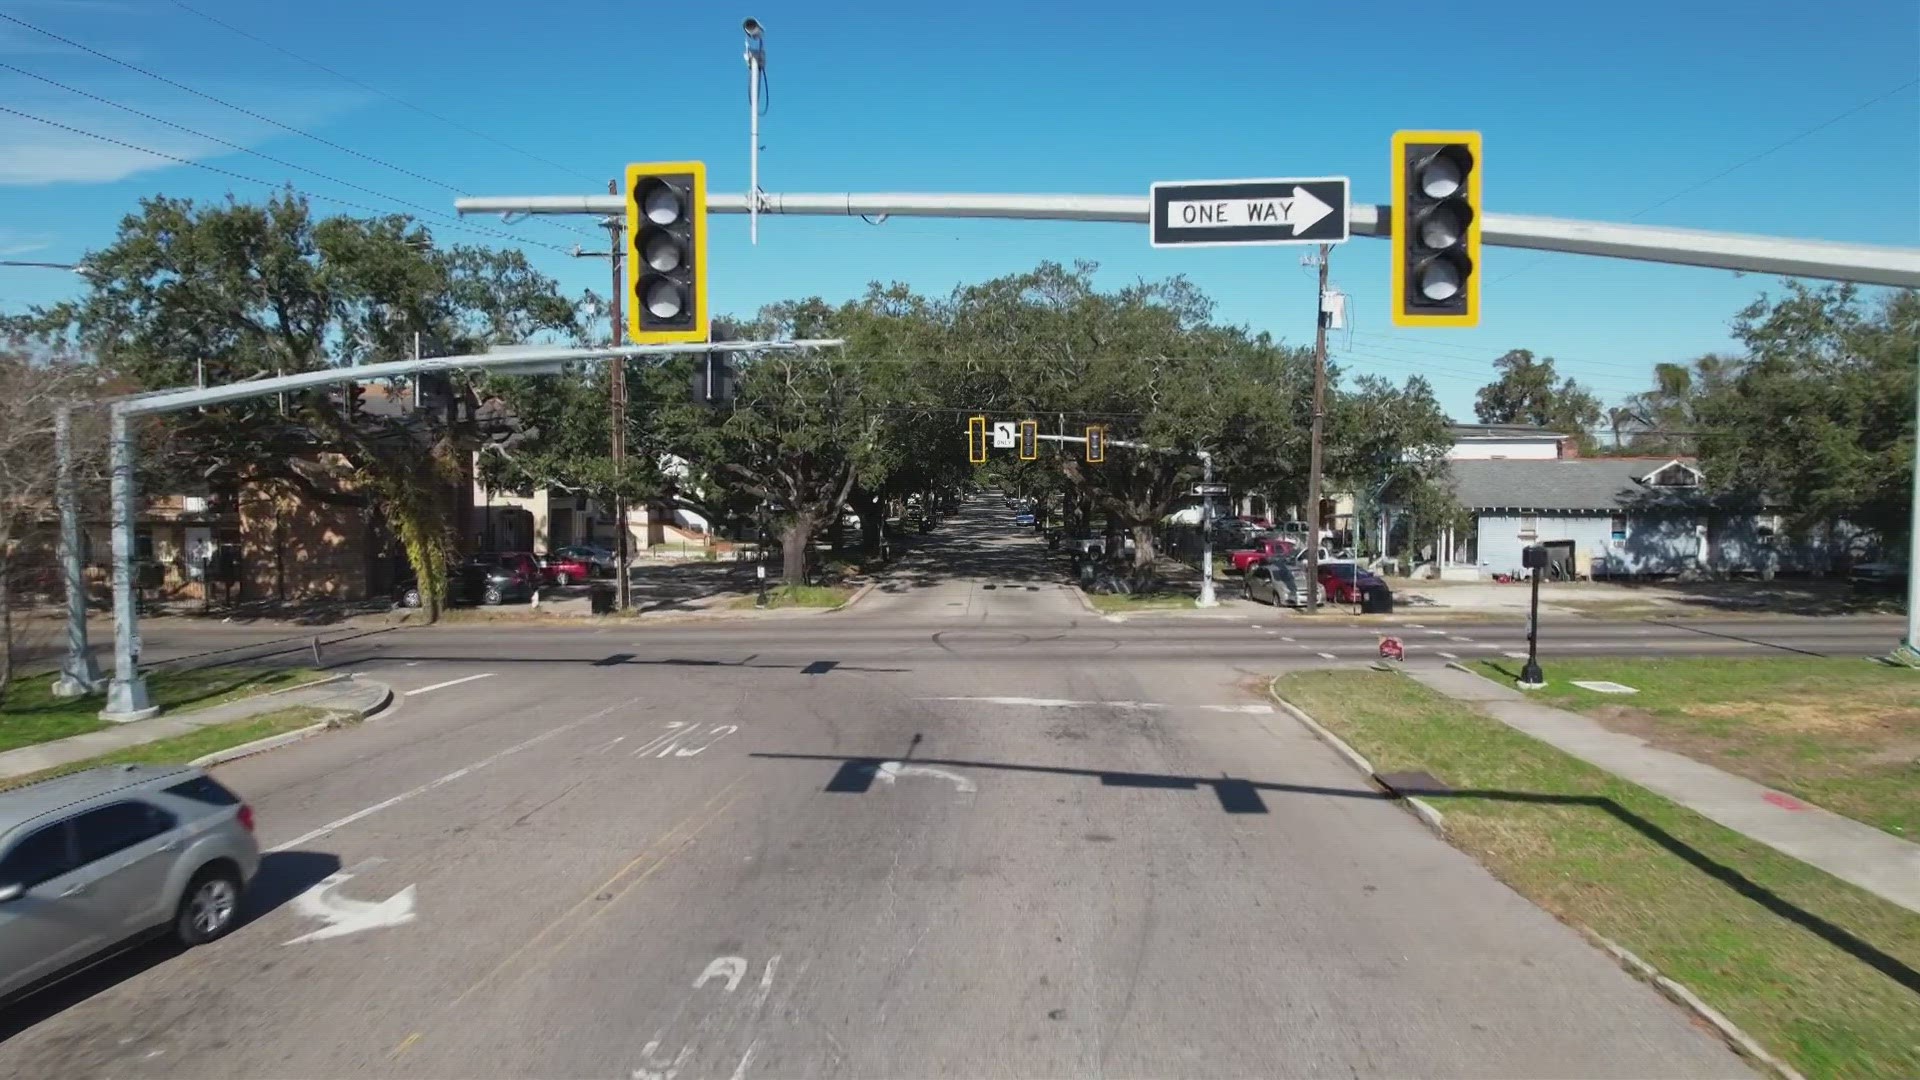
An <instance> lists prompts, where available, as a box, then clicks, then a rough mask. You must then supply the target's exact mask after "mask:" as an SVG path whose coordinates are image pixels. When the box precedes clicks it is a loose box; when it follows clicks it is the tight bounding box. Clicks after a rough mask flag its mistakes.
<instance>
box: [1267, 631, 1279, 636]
mask: <svg viewBox="0 0 1920 1080" xmlns="http://www.w3.org/2000/svg"><path fill="white" fill-rule="evenodd" d="M1267 636H1268V637H1278V636H1280V631H1278V630H1269V631H1267Z"/></svg>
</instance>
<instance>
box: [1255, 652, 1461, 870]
mask: <svg viewBox="0 0 1920 1080" xmlns="http://www.w3.org/2000/svg"><path fill="white" fill-rule="evenodd" d="M1279 681H1280V676H1278V675H1275V676H1274V677H1273V679H1272V680H1271V681H1270V682H1268V683H1267V696H1268V697H1270V698H1272V699H1273V700H1274V702H1275V703H1276V704H1278V705H1279V706H1280V711H1281V712H1284V713H1286V714H1287V715H1288V716H1291V717H1293V718H1294V719H1295V720H1298V721H1299V722H1300V724H1301V726H1302V727H1305V728H1306V729H1307V730H1308V731H1310V732H1312V733H1313V737H1314V738H1316V739H1319V740H1320V741H1321V742H1323V743H1326V744H1327V745H1328V746H1329V747H1332V748H1333V752H1334V753H1335V754H1337V755H1339V757H1340V759H1341V760H1342V761H1345V762H1346V763H1347V764H1348V765H1350V766H1352V767H1353V769H1354V771H1355V772H1358V773H1359V774H1360V775H1361V776H1364V777H1366V778H1367V779H1368V780H1369V781H1372V780H1373V777H1374V769H1373V762H1371V761H1368V760H1367V758H1366V755H1364V754H1362V753H1360V751H1358V750H1355V749H1354V748H1353V747H1351V746H1348V745H1347V741H1346V740H1345V739H1342V738H1341V737H1340V736H1338V735H1335V734H1334V733H1333V732H1331V731H1328V730H1327V729H1326V728H1325V727H1324V726H1322V725H1321V723H1320V721H1318V720H1315V719H1314V718H1313V717H1311V716H1308V715H1307V713H1306V710H1304V709H1302V708H1300V707H1299V706H1298V705H1295V704H1294V703H1293V702H1291V701H1288V700H1287V699H1285V698H1283V697H1281V696H1280V694H1279V692H1278V691H1277V690H1276V689H1275V686H1276V684H1277V683H1279ZM1395 801H1396V802H1399V803H1401V804H1403V805H1405V806H1406V808H1407V812H1408V813H1410V814H1412V815H1413V816H1414V818H1415V819H1417V820H1418V821H1419V822H1420V824H1422V825H1425V826H1426V827H1427V829H1428V831H1430V832H1432V833H1433V834H1434V835H1435V836H1438V837H1440V838H1441V839H1442V840H1444V839H1446V837H1447V818H1446V815H1445V814H1442V813H1441V812H1440V811H1438V810H1436V809H1434V808H1433V805H1432V804H1431V803H1428V802H1426V801H1425V800H1423V799H1417V798H1414V797H1413V796H1411V795H1403V796H1401V797H1399V798H1398V799H1396V800H1395Z"/></svg>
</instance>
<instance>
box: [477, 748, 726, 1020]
mask: <svg viewBox="0 0 1920 1080" xmlns="http://www.w3.org/2000/svg"><path fill="white" fill-rule="evenodd" d="M746 778H747V776H746V774H745V773H742V774H740V775H739V776H736V777H734V778H733V781H732V782H731V783H729V784H727V786H726V787H723V788H721V789H720V790H719V791H718V792H716V793H714V795H713V797H712V798H709V799H708V800H707V801H706V802H704V803H702V804H701V805H700V808H699V809H698V810H695V811H694V812H693V813H691V814H688V815H687V816H686V817H684V818H682V819H680V821H678V822H677V823H675V824H674V826H673V827H672V828H671V829H668V830H667V831H666V832H665V833H664V834H662V835H661V836H660V837H658V838H657V839H655V840H653V841H652V842H650V843H648V845H647V846H646V848H645V849H644V850H642V851H641V852H640V854H639V855H636V856H635V857H634V858H633V861H631V862H629V863H627V865H625V866H623V867H621V868H620V869H619V870H617V871H615V872H614V875H613V876H612V877H610V878H608V879H607V880H605V881H603V882H601V883H600V884H599V885H597V886H595V887H594V888H593V889H590V890H588V892H587V895H585V896H584V897H581V898H580V900H579V901H578V902H576V903H575V904H574V905H573V906H571V907H569V908H567V910H565V911H563V912H561V913H560V915H559V917H557V918H555V919H554V920H553V921H552V922H550V923H548V924H547V925H545V926H543V927H541V928H540V930H539V931H538V932H537V933H535V934H534V935H533V936H532V937H530V938H528V939H527V940H526V941H525V942H523V943H522V944H521V945H520V947H519V948H516V949H514V950H513V951H512V952H511V953H508V954H507V956H506V958H505V959H504V960H501V961H500V963H499V964H497V965H495V967H494V968H493V970H491V971H489V972H487V973H486V974H485V975H482V976H480V978H479V979H478V980H477V981H475V982H474V984H473V985H472V986H469V987H467V988H466V989H465V990H462V991H461V992H460V996H459V997H456V998H454V999H453V1004H455V1005H458V1004H460V1003H461V1002H463V1001H465V1000H467V998H468V997H470V996H472V994H473V992H474V991H476V990H478V989H480V988H481V987H482V986H485V985H486V984H487V983H489V982H491V981H492V980H493V978H494V977H495V976H497V975H499V974H500V973H501V972H502V971H505V970H506V969H507V968H508V967H510V966H511V965H512V964H513V963H514V961H516V960H518V959H520V958H521V957H522V956H524V955H526V954H527V952H528V951H530V950H531V949H532V948H533V947H534V946H535V945H538V944H539V943H540V942H541V940H542V939H544V938H545V937H546V936H547V935H548V934H550V933H552V932H553V931H555V930H557V929H559V928H560V927H561V926H563V925H565V924H566V923H567V922H568V921H569V920H571V919H572V918H573V917H574V916H575V915H576V914H578V913H579V911H580V909H581V908H584V907H587V906H588V905H590V904H593V903H594V898H595V897H597V896H600V895H602V894H603V893H605V892H606V891H607V890H608V889H611V888H613V887H614V886H615V885H618V884H619V883H620V881H621V879H623V878H625V877H626V876H627V875H628V874H630V873H632V872H633V871H634V870H635V869H636V868H638V867H639V866H640V865H641V864H642V863H644V862H646V861H647V860H648V859H650V858H654V853H655V852H656V851H660V849H661V848H662V847H664V846H665V845H667V844H669V843H671V842H673V841H674V840H675V839H676V838H678V839H679V846H678V847H675V848H673V849H671V850H669V851H666V852H664V853H662V854H661V855H660V856H659V857H658V858H657V859H655V861H654V863H653V865H652V866H649V867H648V868H647V869H646V870H645V871H644V872H643V873H641V875H640V876H639V877H638V878H636V879H634V880H633V881H631V882H628V883H627V884H626V885H625V886H624V887H622V888H621V890H620V892H619V893H618V894H616V895H614V896H609V897H608V898H607V899H606V900H605V901H602V902H601V903H602V904H603V905H604V906H611V905H612V902H613V901H614V900H617V899H619V897H620V896H624V895H626V893H627V891H628V890H630V889H632V888H633V887H634V886H635V885H638V884H640V882H642V881H645V880H646V879H647V878H648V877H649V876H651V875H652V874H653V872H654V871H655V870H658V869H659V868H660V867H661V866H663V865H665V864H666V861H667V860H668V859H670V858H672V857H673V856H674V855H676V854H678V853H679V851H680V850H681V848H684V847H685V846H686V844H687V842H688V841H691V840H692V839H693V837H694V835H695V834H696V833H698V832H699V831H700V830H701V829H703V828H705V827H706V826H707V825H709V824H710V823H712V822H713V820H714V819H715V818H718V817H719V816H720V815H721V814H723V813H725V812H726V811H727V808H728V807H731V806H732V805H733V803H734V799H726V802H725V803H724V804H723V805H722V806H721V807H720V809H719V810H717V811H714V812H713V813H711V814H707V810H708V808H709V807H711V806H713V804H714V803H717V802H720V801H721V800H722V799H723V798H726V796H727V794H728V793H729V792H731V791H732V790H733V789H734V788H736V787H738V786H740V781H742V780H745V779H746ZM737 797H738V796H735V798H737ZM703 814H706V816H705V817H704V818H703V817H702V816H701V815H703ZM690 824H691V825H692V826H693V828H692V830H691V831H689V832H687V833H686V835H685V836H684V837H682V836H680V834H681V832H682V831H683V830H686V829H687V827H688V825H690ZM603 910H604V907H603ZM595 914H598V912H595ZM582 925H584V922H583V924H582ZM576 932H577V931H576ZM572 938H573V935H572V934H569V935H567V937H565V938H562V939H561V940H560V941H557V942H555V943H554V948H555V949H558V948H559V947H560V946H562V945H565V944H566V943H567V942H568V941H570V940H572Z"/></svg>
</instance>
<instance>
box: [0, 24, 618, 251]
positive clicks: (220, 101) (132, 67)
mask: <svg viewBox="0 0 1920 1080" xmlns="http://www.w3.org/2000/svg"><path fill="white" fill-rule="evenodd" d="M0 19H4V20H6V21H7V22H10V23H12V24H14V25H15V26H18V27H21V28H23V29H27V30H31V31H33V32H34V33H36V34H40V35H42V36H43V37H48V38H52V39H53V40H54V41H58V42H60V43H61V44H63V45H67V46H69V47H71V48H75V49H79V50H80V51H81V52H83V53H86V54H87V55H88V56H94V57H98V58H99V59H101V60H105V61H106V62H108V63H110V64H115V65H118V66H120V67H123V68H126V69H127V70H128V71H132V72H135V73H137V74H140V75H144V76H146V77H147V78H149V79H153V80H155V81H157V82H162V83H165V84H166V85H168V86H171V87H173V88H174V89H176V90H180V91H183V92H185V93H188V94H192V95H193V96H195V97H197V98H202V99H204V100H207V101H211V102H213V103H214V104H215V105H219V106H221V107H222V108H226V109H232V110H233V111H234V112H237V113H239V114H241V115H242V116H248V117H251V118H253V119H255V120H258V121H260V122H261V123H263V124H270V125H272V126H273V127H276V128H279V129H280V130H282V131H287V132H291V133H292V134H295V135H298V136H300V137H301V138H303V139H310V140H312V141H313V142H316V143H319V144H320V145H322V146H325V147H329V148H331V149H334V150H338V151H340V152H341V153H343V154H351V155H352V156H354V157H357V158H359V159H361V160H362V161H369V162H372V163H373V164H375V165H378V166H380V167H381V168H384V169H391V170H393V171H394V172H397V173H399V174H401V175H402V176H408V177H412V178H413V179H415V180H418V181H420V182H421V183H423V184H432V185H433V186H435V187H438V188H443V189H445V190H447V191H451V192H453V193H454V194H455V195H471V194H472V192H469V191H464V190H462V189H460V188H459V187H457V186H455V185H453V184H449V183H447V182H446V181H444V180H436V179H434V178H433V177H431V176H425V175H422V174H421V173H417V172H414V171H413V170H412V169H408V168H406V167H404V166H401V165H395V164H394V163H393V162H391V161H386V160H384V159H382V158H377V157H374V156H373V155H372V154H368V153H364V152H362V151H359V150H355V149H354V148H353V147H351V146H343V145H341V144H340V143H337V142H334V141H333V140H332V139H328V138H325V137H323V136H320V135H315V134H314V133H313V132H311V131H307V130H305V129H302V128H297V127H294V126H293V125H292V124H287V123H283V122H281V121H279V120H275V119H274V118H273V117H271V116H267V115H265V114H263V113H259V112H255V111H254V110H252V109H249V108H247V107H246V106H244V105H236V104H234V103H233V102H231V101H228V100H226V99H225V98H222V97H216V96H214V95H213V94H209V93H207V92H206V91H204V90H197V89H195V88H193V87H191V86H188V85H187V84H186V83H183V82H180V81H179V80H178V79H170V78H168V77H167V76H165V75H162V74H160V73H159V72H157V71H153V70H150V69H148V68H144V67H141V66H140V65H138V64H135V63H131V62H129V61H126V60H122V59H120V58H119V57H117V56H109V55H107V54H106V53H103V52H101V51H100V50H99V49H95V48H93V47H91V46H89V45H85V44H83V43H81V42H78V41H75V40H73V39H72V38H70V37H65V36H63V35H61V34H56V33H54V32H53V31H51V30H48V29H46V28H44V27H40V26H35V25H34V24H32V23H30V22H28V21H26V20H25V19H21V18H18V17H16V16H13V15H9V14H7V13H6V12H4V11H0ZM136 149H137V148H136ZM554 224H556V225H558V226H559V227H560V228H564V229H566V230H567V231H568V232H574V233H579V234H580V235H582V236H590V235H592V234H591V233H588V232H586V231H584V230H581V229H576V228H574V227H573V226H571V225H567V224H565V223H564V222H555V223H554ZM549 246H550V245H549Z"/></svg>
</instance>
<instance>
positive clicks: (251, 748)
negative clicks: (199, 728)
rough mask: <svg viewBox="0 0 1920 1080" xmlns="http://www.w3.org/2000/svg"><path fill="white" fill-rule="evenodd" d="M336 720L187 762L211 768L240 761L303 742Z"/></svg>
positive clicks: (244, 744)
mask: <svg viewBox="0 0 1920 1080" xmlns="http://www.w3.org/2000/svg"><path fill="white" fill-rule="evenodd" d="M336 720H337V718H335V717H328V718H327V719H325V720H322V721H320V722H318V723H314V724H308V725H307V726H306V727H303V728H295V729H294V730H292V731H283V732H281V733H280V734H278V735H269V736H267V737H266V738H264V739H255V740H253V741H252V742H245V743H241V744H240V745H239V746H229V747H227V748H226V749H225V750H215V751H214V752H213V753H211V754H202V755H200V756H199V757H197V758H194V759H193V760H192V761H189V762H187V764H189V765H193V766H196V767H198V768H202V769H210V768H212V767H213V766H215V765H225V764H226V763H227V762H229V761H238V760H239V759H241V758H244V757H252V756H253V755H255V754H264V753H266V752H267V751H268V750H278V749H279V748H281V747H283V746H288V745H291V744H293V743H297V742H301V741H303V740H305V739H310V738H312V737H314V736H315V735H318V734H320V733H321V732H323V731H329V730H331V729H332V728H333V727H334V726H335V724H336Z"/></svg>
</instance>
